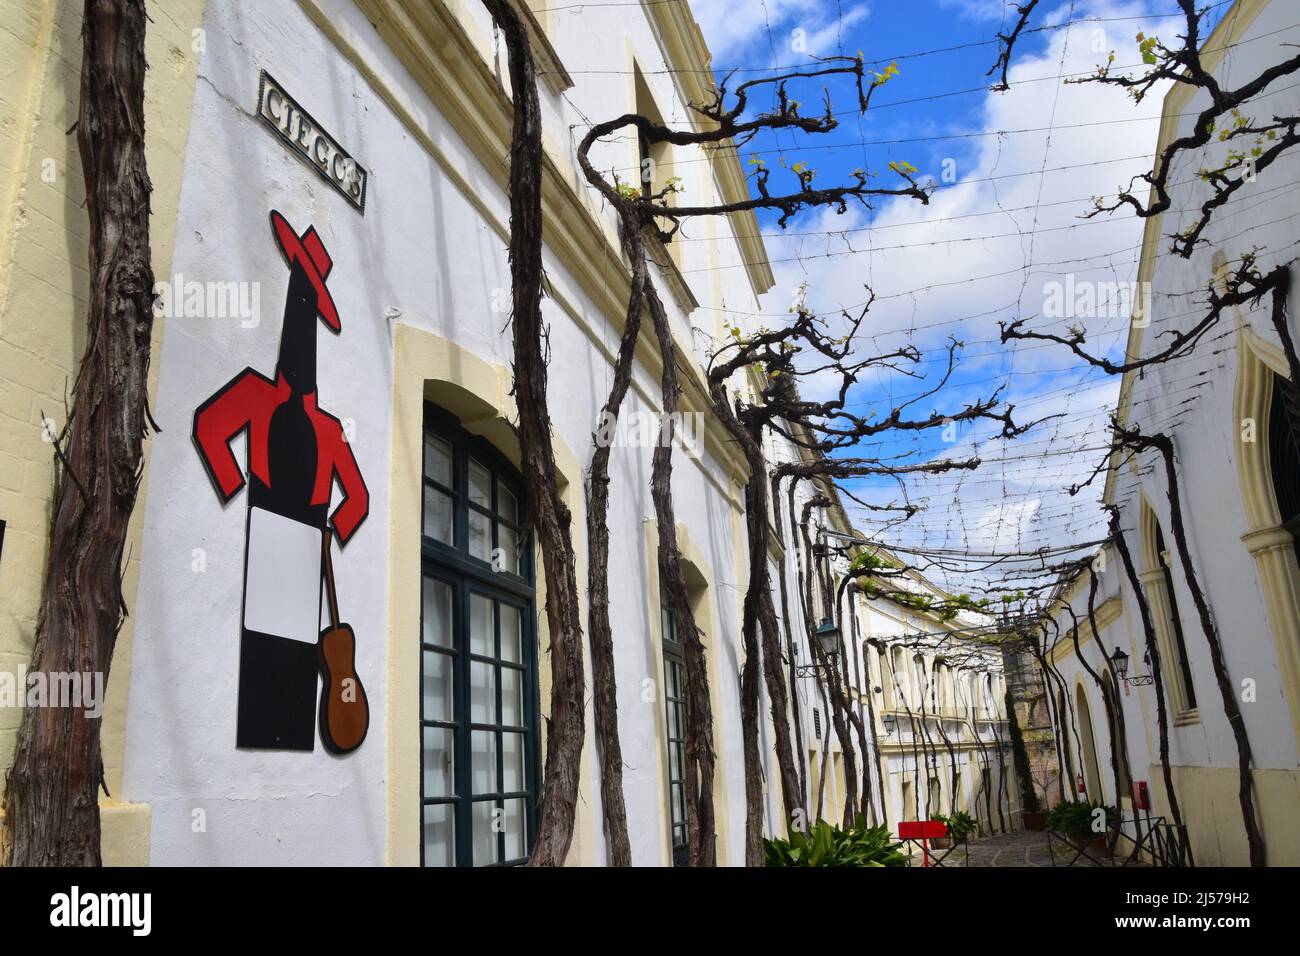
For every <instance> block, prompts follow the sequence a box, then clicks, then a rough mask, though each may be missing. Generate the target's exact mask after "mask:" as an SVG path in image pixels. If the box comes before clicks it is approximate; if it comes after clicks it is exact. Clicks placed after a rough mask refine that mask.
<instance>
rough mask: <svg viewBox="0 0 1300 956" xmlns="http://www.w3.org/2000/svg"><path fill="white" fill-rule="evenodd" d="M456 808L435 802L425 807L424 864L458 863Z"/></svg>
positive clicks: (451, 864) (447, 864)
mask: <svg viewBox="0 0 1300 956" xmlns="http://www.w3.org/2000/svg"><path fill="white" fill-rule="evenodd" d="M455 820H456V808H455V805H454V804H450V803H433V804H428V805H426V806H425V808H424V865H425V866H455V865H456V835H455Z"/></svg>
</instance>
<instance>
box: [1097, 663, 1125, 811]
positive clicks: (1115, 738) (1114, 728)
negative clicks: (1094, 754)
mask: <svg viewBox="0 0 1300 956" xmlns="http://www.w3.org/2000/svg"><path fill="white" fill-rule="evenodd" d="M1101 697H1102V701H1103V703H1104V704H1105V705H1106V726H1107V727H1109V728H1110V733H1111V746H1112V748H1113V749H1114V753H1115V754H1116V756H1117V757H1118V758H1119V787H1120V792H1119V794H1118V799H1121V800H1122V799H1123V798H1124V797H1126V796H1128V795H1129V794H1131V793H1132V792H1133V781H1132V779H1131V778H1130V775H1129V765H1128V741H1127V740H1125V739H1124V733H1123V728H1122V727H1121V726H1120V724H1119V708H1120V707H1121V706H1122V705H1121V704H1120V701H1119V697H1118V696H1117V695H1116V693H1115V681H1114V679H1113V678H1112V677H1111V676H1110V672H1109V671H1107V672H1106V673H1104V674H1102V675H1101Z"/></svg>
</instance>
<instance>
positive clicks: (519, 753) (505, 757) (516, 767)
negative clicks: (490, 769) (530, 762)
mask: <svg viewBox="0 0 1300 956" xmlns="http://www.w3.org/2000/svg"><path fill="white" fill-rule="evenodd" d="M525 779H526V778H525V776H524V735H523V734H516V733H510V732H506V733H503V734H502V735H501V791H502V792H503V793H518V792H519V791H520V790H523V789H525V787H524V780H525Z"/></svg>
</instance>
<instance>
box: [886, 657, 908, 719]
mask: <svg viewBox="0 0 1300 956" xmlns="http://www.w3.org/2000/svg"><path fill="white" fill-rule="evenodd" d="M886 679H887V680H888V682H889V684H888V686H889V688H890V693H891V697H890V702H889V704H890V708H891V709H892V710H903V709H904V708H905V705H906V703H907V655H906V654H904V653H903V649H902V648H901V647H898V646H897V645H895V646H894V647H891V648H890V649H889V674H888V675H887V677H886Z"/></svg>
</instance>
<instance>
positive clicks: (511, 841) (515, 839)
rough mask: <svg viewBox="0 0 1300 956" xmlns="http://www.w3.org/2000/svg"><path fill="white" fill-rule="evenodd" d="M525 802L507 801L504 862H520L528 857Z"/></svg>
mask: <svg viewBox="0 0 1300 956" xmlns="http://www.w3.org/2000/svg"><path fill="white" fill-rule="evenodd" d="M525 820H526V818H525V817H524V801H522V800H507V801H505V813H504V814H503V815H502V818H501V823H502V829H503V830H504V831H505V835H506V855H505V856H504V857H503V860H519V859H522V858H523V857H524V856H526V855H527V854H526V852H525V851H524V824H525Z"/></svg>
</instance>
